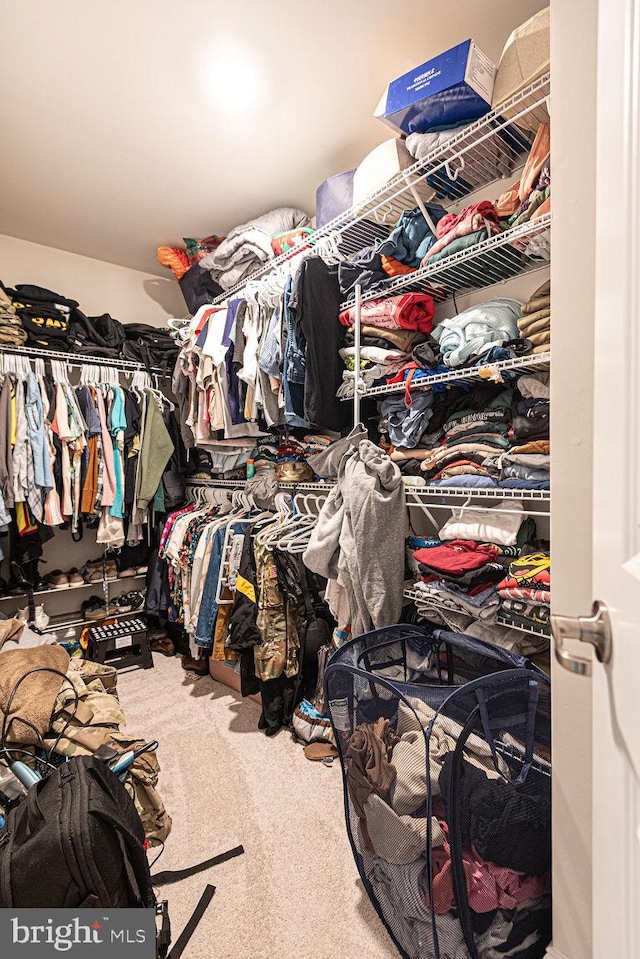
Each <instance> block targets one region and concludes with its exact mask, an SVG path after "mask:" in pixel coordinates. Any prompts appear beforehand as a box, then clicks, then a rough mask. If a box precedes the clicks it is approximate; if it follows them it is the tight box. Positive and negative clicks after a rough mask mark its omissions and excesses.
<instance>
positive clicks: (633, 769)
mask: <svg viewBox="0 0 640 959" xmlns="http://www.w3.org/2000/svg"><path fill="white" fill-rule="evenodd" d="M577 108H578V109H579V106H578V107H577ZM597 120H598V134H597V144H598V146H597V168H596V170H597V172H596V178H597V207H596V222H597V230H596V304H595V306H596V319H595V322H596V330H595V393H594V402H595V408H594V414H595V423H594V561H593V563H594V568H593V589H594V599H596V600H600V601H603V602H604V603H606V605H607V607H608V609H609V614H610V622H611V630H612V653H611V659H610V661H609V662H608V663H607V664H602V663H599V662H597V660H596V658H595V657H594V658H593V665H592V683H593V797H594V805H593V942H594V952H593V955H594V959H639V957H640V0H601V2H600V7H599V25H598V117H597ZM583 199H584V202H589V198H588V197H585V198H583ZM576 357H577V359H578V361H579V344H576ZM585 612H588V611H585ZM587 681H588V680H585V682H587Z"/></svg>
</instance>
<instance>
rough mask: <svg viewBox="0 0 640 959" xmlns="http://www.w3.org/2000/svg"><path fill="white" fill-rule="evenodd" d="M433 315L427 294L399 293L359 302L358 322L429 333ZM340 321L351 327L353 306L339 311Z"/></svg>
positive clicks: (389, 328)
mask: <svg viewBox="0 0 640 959" xmlns="http://www.w3.org/2000/svg"><path fill="white" fill-rule="evenodd" d="M433 314H434V305H433V299H432V298H431V297H430V296H429V295H428V294H427V293H402V294H401V295H399V296H390V297H388V299H386V300H368V301H367V302H366V303H363V304H362V310H361V323H362V324H363V325H366V326H369V327H376V328H377V329H387V330H419V331H420V332H421V333H430V332H431V329H432V326H433V322H432V321H433ZM340 322H341V323H342V325H343V326H353V325H354V323H355V307H350V308H349V309H348V310H343V312H342V313H341V314H340ZM516 332H517V331H516Z"/></svg>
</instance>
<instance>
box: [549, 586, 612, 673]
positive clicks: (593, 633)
mask: <svg viewBox="0 0 640 959" xmlns="http://www.w3.org/2000/svg"><path fill="white" fill-rule="evenodd" d="M551 628H552V631H553V638H554V641H555V642H554V645H555V652H556V659H557V660H558V662H559V663H560V665H561V666H563V667H564V668H565V669H568V670H569V671H570V672H572V673H577V674H578V675H579V676H590V675H591V659H590V658H589V659H586V658H584V657H582V656H574V654H573V653H570V652H569V650H568V649H567V648H566V645H565V644H566V642H567V640H578V641H579V642H582V643H591V645H592V646H593V648H594V649H595V651H596V657H597V658H598V661H599V662H601V663H608V662H609V660H610V659H611V646H612V636H611V620H610V618H609V610H608V608H607V606H606V604H605V603H601V602H600V601H599V600H596V601H595V602H594V604H593V607H592V610H591V616H552V617H551Z"/></svg>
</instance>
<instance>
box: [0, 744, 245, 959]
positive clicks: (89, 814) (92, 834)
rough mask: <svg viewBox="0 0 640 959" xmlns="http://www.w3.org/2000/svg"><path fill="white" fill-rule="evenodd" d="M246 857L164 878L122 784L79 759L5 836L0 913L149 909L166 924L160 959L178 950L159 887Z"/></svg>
mask: <svg viewBox="0 0 640 959" xmlns="http://www.w3.org/2000/svg"><path fill="white" fill-rule="evenodd" d="M243 852H244V849H243V847H242V846H237V847H235V848H234V849H230V850H229V851H228V852H224V853H222V854H221V855H219V856H215V857H214V858H213V859H208V860H207V861H206V862H202V863H199V864H198V865H196V866H190V867H188V868H187V869H182V870H173V871H166V872H162V873H157V874H156V875H154V876H153V877H152V876H151V873H150V870H149V863H148V861H147V854H146V844H145V835H144V828H143V826H142V821H141V819H140V816H139V815H138V812H137V810H136V807H135V804H134V802H133V800H132V799H131V797H130V796H129V793H128V792H127V790H126V789H125V787H124V785H123V784H122V783H121V782H120V780H119V779H118V777H117V776H116V775H114V773H112V772H111V770H110V769H109V768H108V766H107V765H106V763H105V762H103V761H102V760H101V759H96V758H95V756H76V757H74V758H72V759H70V760H69V762H65V763H63V764H62V765H61V766H59V767H58V768H57V769H55V770H53V771H52V772H51V773H49V775H48V776H47V777H46V779H43V780H41V782H39V783H36V784H35V785H34V786H32V787H31V788H30V789H29V791H28V792H27V794H26V796H24V798H23V799H21V800H20V801H19V802H18V804H17V805H15V806H13V808H11V809H10V810H9V813H8V815H7V819H6V823H5V825H4V826H3V827H2V829H0V908H1V909H22V908H31V909H38V908H41V909H53V908H61V909H62V908H66V909H77V908H80V909H82V908H85V909H89V908H94V909H95V908H104V909H122V908H143V909H144V908H147V909H154V910H155V912H156V914H157V915H158V916H160V917H161V924H160V928H159V929H158V932H157V938H156V953H157V956H158V959H165V957H167V952H168V949H169V945H170V943H171V925H170V922H169V913H168V909H167V903H166V901H163V902H161V903H158V902H157V901H156V897H155V893H154V890H153V887H154V886H163V885H167V884H169V883H172V882H176V881H178V880H180V879H186V878H188V877H189V876H192V875H195V874H196V873H198V872H202V871H203V870H204V869H208V868H210V867H211V866H216V865H218V864H220V863H222V862H226V861H227V860H228V859H232V858H234V857H235V856H239V855H241V854H242V853H243ZM214 892H215V886H211V885H207V886H206V888H205V890H204V892H203V894H202V896H201V898H200V901H199V902H198V904H197V906H196V908H195V910H194V912H193V914H192V915H191V918H190V919H189V921H188V922H187V924H186V926H185V928H184V929H183V931H182V933H181V935H180V936H179V938H178V939H177V941H176V944H175V946H174V948H173V950H172V951H171V953H170V955H169V957H168V959H179V957H180V955H181V954H182V952H183V950H184V948H185V947H186V945H187V943H188V942H189V939H190V938H191V936H192V935H193V932H194V930H195V928H196V926H197V925H198V922H199V921H200V919H201V918H202V916H203V915H204V912H205V910H206V909H207V907H208V905H209V903H210V902H211V899H212V898H213V894H214Z"/></svg>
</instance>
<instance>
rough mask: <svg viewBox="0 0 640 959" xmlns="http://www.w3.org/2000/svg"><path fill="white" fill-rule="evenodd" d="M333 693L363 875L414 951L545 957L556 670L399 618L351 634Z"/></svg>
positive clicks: (434, 955) (429, 957) (436, 955)
mask: <svg viewBox="0 0 640 959" xmlns="http://www.w3.org/2000/svg"><path fill="white" fill-rule="evenodd" d="M325 694H326V701H327V706H328V711H329V714H330V717H331V722H332V725H333V729H334V733H335V740H336V744H337V746H338V749H339V753H340V761H341V764H342V772H343V776H344V796H345V811H346V823H347V831H348V834H349V839H350V841H351V846H352V849H353V854H354V857H355V860H356V864H357V867H358V870H359V872H360V876H361V878H362V882H363V884H364V886H365V889H366V890H367V893H368V895H369V897H370V898H371V901H372V902H373V905H374V906H375V908H376V910H377V912H378V914H379V916H380V918H381V919H382V921H383V922H384V923H385V925H386V927H387V929H388V931H389V933H390V934H391V936H392V938H393V940H394V942H395V944H396V946H397V948H398V950H399V952H400V954H401V955H402V956H404V957H405V959H510V957H516V956H517V957H519V959H542V957H543V956H544V953H545V949H546V946H547V945H548V943H549V941H550V939H551V884H550V869H551V752H550V747H551V708H550V687H549V679H548V677H547V676H546V674H545V673H544V672H543V671H542V670H540V669H539V668H538V667H537V666H535V665H534V664H533V663H531V662H530V661H529V660H526V659H524V658H522V657H520V656H516V655H514V654H512V653H510V652H507V651H506V650H503V649H500V648H499V647H496V646H493V645H490V644H488V643H484V642H482V641H481V640H478V639H475V638H473V637H471V636H465V635H458V634H454V633H449V632H446V631H444V630H442V629H438V628H435V627H431V626H429V625H427V626H425V627H422V626H414V625H406V624H402V625H399V626H390V627H388V628H386V629H381V630H377V631H375V632H372V633H368V634H366V635H364V636H360V637H358V638H356V639H354V640H352V641H351V642H349V643H347V644H345V645H344V646H343V647H341V648H340V649H339V650H338V651H337V652H336V653H335V654H334V656H333V657H332V659H331V662H330V664H329V666H328V667H327V670H326V674H325Z"/></svg>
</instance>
